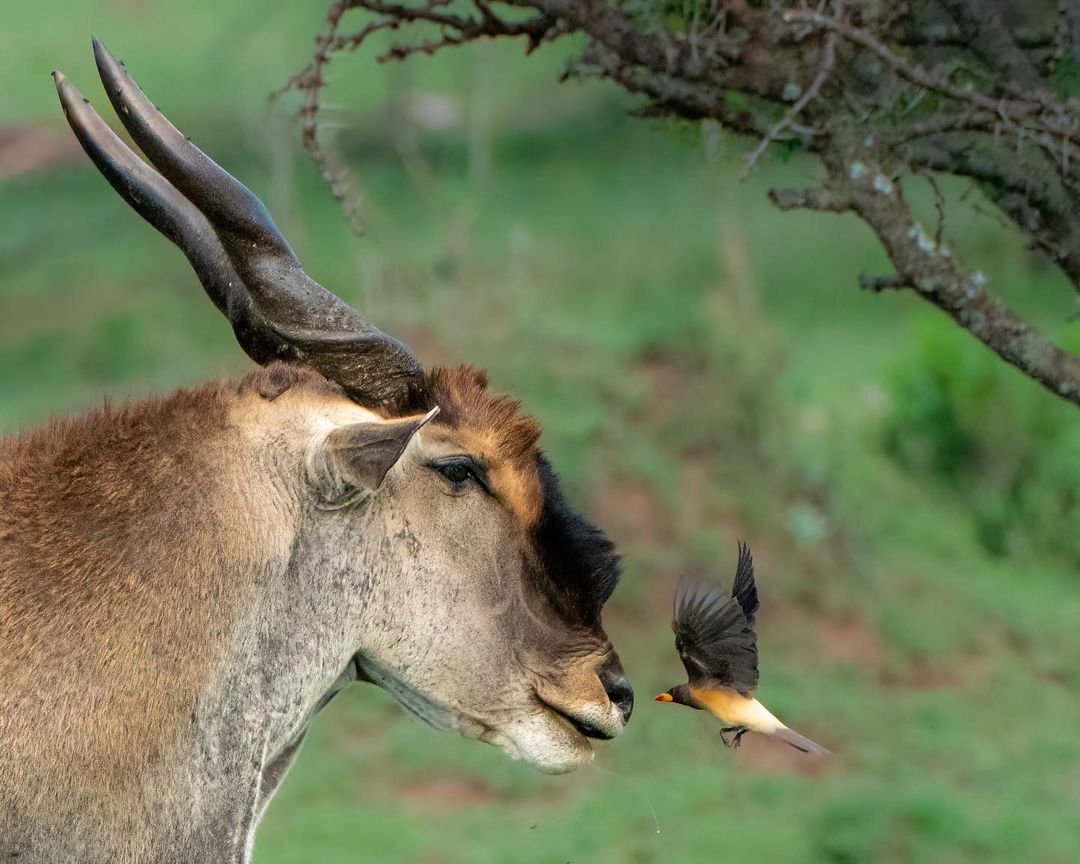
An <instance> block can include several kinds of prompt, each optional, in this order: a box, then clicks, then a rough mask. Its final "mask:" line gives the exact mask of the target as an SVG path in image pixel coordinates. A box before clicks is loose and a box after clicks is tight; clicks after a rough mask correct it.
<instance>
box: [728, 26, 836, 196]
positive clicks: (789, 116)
mask: <svg viewBox="0 0 1080 864" xmlns="http://www.w3.org/2000/svg"><path fill="white" fill-rule="evenodd" d="M835 63H836V41H835V36H834V35H833V34H832V33H827V34H826V35H825V42H824V45H823V46H822V49H821V64H820V65H819V66H818V71H817V74H816V75H815V76H814V80H813V81H812V82H811V83H810V86H809V87H807V88H806V90H805V91H804V92H803V94H802V95H801V96H800V97H799V98H798V99H797V100H796V101H795V103H794V104H793V105H792V106H791V107H790V108H788V110H787V111H785V112H784V116H783V117H781V118H780V119H779V120H778V121H776V123H774V124H773V125H772V126H771V127H770V128H769V131H768V132H766V133H765V137H764V138H762V139H761V140H760V141H759V142H758V145H757V146H756V147H755V148H754V149H753V151H752V152H751V153H750V155H749V156H748V157H747V158H746V164H745V165H744V166H743V169H742V171H741V172H739V179H740V180H745V179H746V178H747V177H749V176H750V172H751V171H753V170H754V165H756V164H757V161H758V160H759V159H760V158H761V156H762V155H763V154H764V153H765V151H766V150H767V149H768V148H769V145H770V144H772V143H773V141H775V140H776V139H777V138H778V137H779V135H780V134H781V133H782V132H783V131H784V130H785V129H787V128H788V127H789V126H791V125H792V124H793V123H794V122H795V121H796V120H797V119H798V118H799V115H800V114H802V112H803V110H804V109H805V108H806V106H807V105H809V104H810V102H811V101H812V100H813V99H815V98H816V97H817V95H818V93H820V92H821V88H822V86H824V84H825V82H826V81H827V80H828V78H829V74H830V73H831V72H832V70H833V65H834V64H835Z"/></svg>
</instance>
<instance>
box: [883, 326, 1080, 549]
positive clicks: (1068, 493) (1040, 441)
mask: <svg viewBox="0 0 1080 864" xmlns="http://www.w3.org/2000/svg"><path fill="white" fill-rule="evenodd" d="M888 380H889V390H890V394H891V397H892V398H891V402H890V411H889V416H888V418H887V419H886V421H885V427H884V445H885V449H886V452H888V453H889V455H890V456H892V457H893V458H894V459H896V460H897V461H898V463H899V464H900V465H902V466H903V467H904V468H905V469H908V470H911V471H914V472H916V473H917V474H918V475H919V476H920V477H923V478H925V479H926V482H928V483H933V484H935V485H938V486H942V487H944V488H946V489H948V490H949V491H950V492H951V493H952V494H955V495H956V496H957V498H958V500H959V501H960V502H961V504H962V506H964V507H965V508H967V509H968V510H969V511H970V512H971V514H972V520H973V525H974V528H975V530H976V532H977V535H978V537H979V540H980V542H981V543H982V544H983V545H984V547H985V548H986V549H987V550H988V551H989V552H991V553H993V554H995V555H1005V554H1006V553H1007V552H1008V551H1009V550H1010V547H1013V546H1016V545H1017V544H1019V545H1020V546H1022V547H1023V546H1028V545H1037V546H1039V547H1041V548H1042V549H1045V550H1047V551H1050V552H1053V553H1057V554H1060V555H1062V556H1063V557H1065V558H1066V559H1067V560H1069V561H1071V562H1072V563H1073V564H1074V565H1077V566H1080V531H1077V526H1080V424H1077V422H1076V418H1075V417H1074V416H1073V415H1074V413H1075V412H1074V411H1071V410H1070V408H1069V406H1067V405H1054V404H1047V402H1046V401H1045V400H1042V399H1038V398H1035V394H1034V393H1033V392H1032V389H1031V388H1030V387H1028V386H1027V384H1026V382H1024V381H1021V380H1019V379H1018V376H1017V375H1016V374H1015V372H1013V370H1011V369H1009V368H1007V367H1006V366H1004V365H1003V364H1002V363H1000V362H999V361H998V359H997V358H996V357H994V356H992V355H991V354H990V353H989V352H986V351H976V352H967V351H962V350H959V348H958V346H957V344H956V340H955V339H953V338H952V337H951V334H949V333H947V332H946V331H945V330H944V329H943V328H942V327H940V326H937V322H933V326H931V325H928V326H925V327H924V328H923V329H922V331H921V332H920V333H919V339H918V347H917V350H916V352H915V357H914V362H912V359H908V360H906V361H905V362H904V363H903V364H898V365H897V366H896V368H895V369H894V370H893V371H892V373H891V375H890V376H889V379H888ZM1023 551H1029V550H1027V549H1024V550H1023Z"/></svg>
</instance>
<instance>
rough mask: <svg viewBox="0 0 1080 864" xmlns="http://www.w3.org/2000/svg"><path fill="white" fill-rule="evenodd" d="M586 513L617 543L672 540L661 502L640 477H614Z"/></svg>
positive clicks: (632, 543)
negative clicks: (628, 478) (622, 478)
mask: <svg viewBox="0 0 1080 864" xmlns="http://www.w3.org/2000/svg"><path fill="white" fill-rule="evenodd" d="M588 512H589V514H590V515H591V517H592V518H593V519H594V520H595V521H596V522H597V523H598V524H599V525H603V526H604V530H605V531H606V532H607V534H608V535H609V536H610V537H611V539H612V540H614V541H615V542H616V544H620V545H621V544H626V545H627V546H655V545H659V544H664V543H668V542H670V541H671V539H672V537H671V528H670V524H669V519H668V514H667V512H666V510H665V508H664V505H663V502H662V501H661V500H660V497H659V496H658V495H657V494H656V492H655V491H654V490H653V489H652V488H651V487H650V486H649V485H648V484H647V483H644V482H642V481H640V480H613V481H612V482H610V483H606V484H605V485H604V488H603V489H601V490H600V491H598V492H597V493H596V494H595V495H594V496H593V499H592V502H591V506H590V508H589V511H588Z"/></svg>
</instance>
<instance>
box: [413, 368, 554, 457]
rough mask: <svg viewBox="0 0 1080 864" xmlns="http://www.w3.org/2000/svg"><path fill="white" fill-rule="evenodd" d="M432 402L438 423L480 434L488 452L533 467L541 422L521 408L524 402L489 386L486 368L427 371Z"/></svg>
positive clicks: (489, 454)
mask: <svg viewBox="0 0 1080 864" xmlns="http://www.w3.org/2000/svg"><path fill="white" fill-rule="evenodd" d="M428 386H429V387H430V390H431V402H432V404H433V405H438V406H439V412H440V413H439V416H438V417H437V418H436V421H435V422H437V423H444V424H446V425H449V426H454V427H456V428H458V429H461V430H462V431H468V432H471V433H473V434H474V435H477V436H478V437H479V438H481V439H482V440H483V441H484V443H485V444H486V446H487V447H488V448H490V450H491V452H489V453H487V454H485V455H488V456H498V457H499V458H500V459H503V460H506V461H508V462H512V463H514V464H515V465H519V466H526V465H527V466H528V467H530V468H532V467H533V465H534V463H535V461H536V444H537V442H538V441H539V440H540V424H539V423H537V422H536V420H535V419H534V418H533V417H530V416H529V415H528V414H524V413H522V411H521V403H520V402H518V401H517V400H516V399H511V398H510V397H508V396H503V395H500V394H494V393H492V392H491V391H490V390H489V389H488V377H487V372H485V371H484V370H483V369H477V368H475V367H473V366H453V367H449V368H442V367H436V368H435V369H432V370H431V372H429V373H428Z"/></svg>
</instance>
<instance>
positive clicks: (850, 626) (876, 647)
mask: <svg viewBox="0 0 1080 864" xmlns="http://www.w3.org/2000/svg"><path fill="white" fill-rule="evenodd" d="M818 645H819V649H818V650H819V651H820V654H821V656H822V657H823V658H824V659H825V660H829V661H832V662H834V663H850V664H851V665H853V666H870V667H873V668H878V667H879V666H880V665H881V658H882V655H883V651H882V647H881V637H880V636H879V635H878V633H877V631H876V630H874V628H872V627H871V626H870V625H869V624H868V623H867V622H865V621H863V620H861V619H858V618H839V619H832V620H828V621H823V622H822V623H821V625H820V628H819V630H818Z"/></svg>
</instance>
